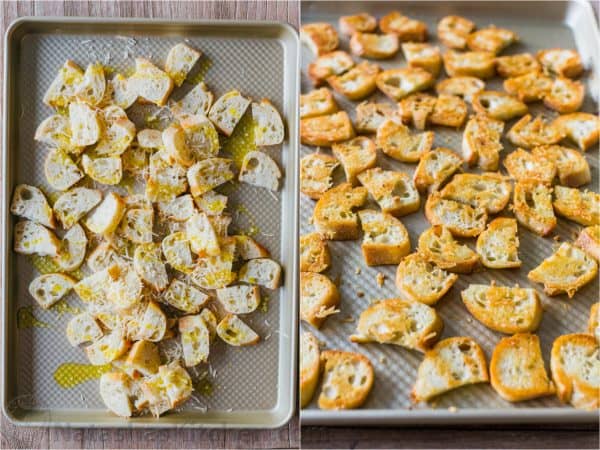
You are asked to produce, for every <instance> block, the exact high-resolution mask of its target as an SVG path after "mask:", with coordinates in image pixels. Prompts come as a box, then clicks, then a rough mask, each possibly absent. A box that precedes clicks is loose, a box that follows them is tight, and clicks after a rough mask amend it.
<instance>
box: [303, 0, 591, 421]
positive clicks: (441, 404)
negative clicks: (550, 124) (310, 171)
mask: <svg viewBox="0 0 600 450" xmlns="http://www.w3.org/2000/svg"><path fill="white" fill-rule="evenodd" d="M392 10H400V11H401V12H402V13H403V14H405V15H407V16H409V17H411V18H415V19H419V20H422V21H424V22H426V23H427V26H428V29H429V32H430V39H429V42H432V43H434V44H439V45H440V47H441V50H442V51H444V50H445V47H443V46H441V44H440V43H439V42H438V41H437V39H436V36H435V34H436V24H437V21H438V20H439V19H441V18H442V17H444V16H446V15H449V14H456V15H462V16H465V17H467V18H468V19H470V20H472V21H474V22H475V23H476V24H477V26H478V27H479V28H481V27H484V26H486V25H488V24H494V25H496V26H499V27H507V28H509V29H511V30H513V31H515V32H517V34H518V35H519V36H520V42H519V43H517V44H516V45H512V46H510V47H509V48H508V49H506V50H505V51H504V52H503V53H502V54H503V55H506V54H514V53H521V52H526V51H527V52H531V53H535V52H536V51H537V50H539V49H542V48H553V47H565V48H576V49H577V50H578V51H579V52H580V54H581V55H582V58H583V61H584V64H585V66H586V68H587V69H588V70H587V71H586V74H585V76H584V77H583V81H585V82H586V84H587V96H586V101H585V104H584V106H583V108H582V110H583V111H591V112H597V110H598V105H597V103H595V102H594V101H593V99H592V95H594V96H595V98H597V95H598V89H597V86H598V85H597V82H598V77H599V75H600V62H599V61H600V59H599V56H598V51H599V50H598V46H597V44H594V42H596V43H597V42H598V28H597V25H596V23H595V22H594V15H593V13H592V10H591V8H590V5H589V4H587V3H584V2H544V3H543V4H542V3H540V2H303V4H302V17H301V21H302V24H307V23H311V22H329V23H331V24H332V25H333V26H334V27H336V28H337V22H338V19H339V17H340V16H342V15H349V14H356V13H359V12H362V11H366V12H369V13H370V14H372V15H374V16H376V17H377V18H381V17H382V16H384V15H385V14H386V13H388V12H390V11H392ZM340 41H341V45H340V48H341V49H342V50H346V51H348V52H349V46H348V41H349V38H347V37H343V36H342V35H341V34H340ZM301 54H302V58H301V59H302V78H301V90H302V93H305V92H308V91H310V90H311V89H312V88H313V87H312V85H311V82H310V80H309V79H308V77H307V76H306V69H307V66H308V63H309V62H311V61H312V60H313V59H314V56H313V55H312V53H311V52H310V50H309V49H308V48H307V47H306V46H303V48H302V53H301ZM353 59H354V60H355V61H358V60H360V58H358V57H355V56H353ZM373 61H374V62H376V63H377V64H380V65H381V67H382V68H383V69H389V68H395V67H403V66H405V65H406V62H405V61H404V58H403V56H402V52H401V51H399V52H398V54H397V55H396V56H395V57H394V58H393V59H391V60H385V61H382V60H377V61H375V60H373ZM442 72H443V71H442ZM445 77H446V75H445V73H443V74H442V75H440V78H438V81H439V80H441V79H442V78H445ZM501 83H502V80H501V79H500V78H494V79H493V80H490V81H487V82H486V88H487V89H492V90H503V89H502V85H501ZM335 97H336V100H337V101H338V104H339V105H340V107H341V109H344V110H345V111H348V113H349V114H350V115H351V118H352V119H353V118H354V107H355V106H356V105H357V104H358V103H359V102H351V101H348V100H346V99H345V98H343V97H341V96H340V95H337V94H335ZM370 99H371V100H372V99H377V100H381V101H387V102H390V100H389V99H387V98H386V97H385V96H384V95H383V94H381V93H380V92H377V93H376V94H374V95H373V96H372V97H371V98H370ZM530 112H531V113H532V114H533V115H535V114H537V113H538V112H545V113H548V112H549V111H548V110H546V109H545V108H543V106H540V105H533V104H530ZM550 114H551V115H555V114H553V113H550ZM514 122H515V121H511V122H509V123H507V124H506V127H505V130H508V129H510V126H512V124H513V123H514ZM432 129H433V130H434V131H435V142H434V147H448V148H450V149H453V150H454V151H456V152H457V153H459V154H460V153H461V139H462V130H460V131H452V130H450V129H448V128H443V127H434V128H432ZM503 144H504V151H503V156H506V155H507V154H508V153H510V152H511V151H512V150H513V149H514V148H515V147H514V146H513V145H511V144H510V143H509V142H508V141H507V140H506V139H503ZM314 150H315V148H310V147H307V146H301V156H304V155H307V154H309V153H311V152H313V151H314ZM322 151H324V152H326V153H328V154H330V149H322ZM586 158H587V160H588V162H589V164H590V168H591V171H592V183H591V184H589V185H587V186H585V188H589V189H593V190H596V191H597V190H598V151H594V149H590V150H588V152H587V153H586ZM379 163H380V166H381V167H383V168H385V169H394V170H401V171H403V172H406V173H409V174H410V175H412V174H413V172H414V169H415V167H416V165H414V164H403V163H400V162H397V161H394V160H392V159H391V158H388V157H386V156H385V155H383V154H382V153H381V152H379ZM465 168H466V167H465ZM501 170H502V171H503V172H504V173H506V172H505V170H504V168H503V167H502V169H501ZM467 171H469V172H476V170H471V169H468V170H467ZM342 180H343V171H342V170H341V168H340V169H337V171H336V183H337V182H340V181H342ZM421 200H422V201H421V211H420V212H417V213H414V214H410V215H408V216H404V217H401V218H400V219H401V221H402V222H403V223H404V225H405V226H406V227H407V229H408V231H409V235H410V238H411V248H412V249H413V251H414V249H415V246H416V244H417V241H418V237H419V235H420V233H421V232H422V231H423V230H425V229H427V228H428V227H429V226H430V224H429V223H428V222H427V220H426V219H425V216H424V214H423V206H424V203H425V200H426V198H425V197H424V196H421ZM314 204H315V202H314V201H312V200H311V199H309V198H308V197H306V196H304V195H302V194H301V199H300V206H301V218H300V231H301V234H305V233H308V232H311V231H314V228H313V226H312V225H310V224H309V219H310V217H311V215H312V211H313V207H314ZM368 206H375V207H376V205H375V204H374V203H369V205H368ZM376 208H377V207H376ZM500 215H502V216H510V217H512V214H511V213H510V212H509V211H503V212H502V213H501V214H500ZM580 228H581V227H580V226H579V225H577V224H575V223H573V222H568V221H566V220H564V219H559V223H558V226H557V228H556V230H555V231H554V232H553V233H552V236H560V238H561V240H563V241H572V240H573V239H574V237H575V236H576V235H577V232H578V230H579V229H580ZM552 236H550V237H548V238H541V237H538V236H536V235H534V234H533V233H531V232H529V231H528V230H526V229H525V228H524V227H521V226H520V227H519V239H520V242H521V245H520V251H519V254H520V258H521V260H522V261H523V264H522V267H521V269H520V270H489V269H488V270H485V271H482V272H478V273H474V274H471V275H462V274H461V275H460V277H459V280H458V281H457V283H456V284H455V285H454V287H453V288H452V289H451V291H450V292H449V294H447V295H446V296H445V297H444V298H443V299H442V300H440V301H439V302H438V303H437V305H436V306H435V308H436V310H437V311H438V313H439V314H440V315H441V317H442V318H443V320H444V333H443V336H442V339H443V338H446V337H450V336H460V335H465V336H471V337H473V338H475V340H476V341H477V342H478V343H479V344H480V345H481V346H482V347H483V349H484V351H485V353H486V356H487V358H488V363H489V358H490V357H491V354H492V351H493V348H494V347H495V345H496V343H497V342H498V340H499V339H500V338H501V337H502V336H503V335H502V334H500V333H496V332H494V331H491V330H489V329H487V328H486V327H485V326H483V325H482V324H481V323H479V322H478V321H477V320H475V319H474V318H473V317H472V316H471V314H470V313H469V312H468V311H467V310H466V308H465V306H464V305H463V303H462V301H461V299H460V292H461V291H462V290H463V289H465V288H466V287H467V286H468V285H469V284H471V283H483V284H490V282H491V281H492V280H494V281H496V283H498V284H500V285H508V286H512V285H515V284H519V285H520V286H523V287H533V288H535V289H536V290H537V291H538V292H540V294H541V298H542V302H543V306H544V309H545V313H544V316H543V319H542V322H541V325H540V328H539V330H538V335H539V337H540V340H541V346H542V353H543V356H544V360H545V361H546V367H547V368H548V369H549V358H550V349H551V346H552V342H553V340H554V339H555V338H556V337H557V336H559V335H561V334H565V333H573V332H583V331H585V329H586V327H587V320H588V317H589V310H590V306H591V305H592V304H593V303H594V302H596V301H598V282H597V281H596V282H593V283H590V284H588V285H587V286H585V287H584V288H583V289H581V290H580V291H579V292H578V293H577V294H576V296H575V298H574V299H573V300H570V301H569V300H568V299H567V297H566V296H559V297H553V298H550V297H547V296H545V295H544V294H543V293H542V287H541V285H536V284H532V283H530V282H529V281H528V280H527V273H528V272H529V271H530V270H531V269H532V268H534V267H535V266H537V265H538V264H539V262H540V261H541V260H542V259H544V258H545V257H547V256H549V255H550V254H551V253H552V251H553V248H554V247H555V245H556V243H555V241H553V238H552ZM465 242H466V243H468V245H469V246H470V247H471V248H474V245H475V240H474V239H471V240H466V241H465ZM360 243H361V241H360V240H357V241H346V242H343V241H337V242H336V241H329V247H330V250H331V253H332V258H331V259H332V267H331V268H330V269H329V270H328V271H327V272H326V274H327V275H328V276H330V277H331V278H332V279H334V280H335V279H339V280H340V285H339V288H340V294H341V298H342V300H341V304H340V307H339V308H340V310H341V312H340V313H339V314H337V315H334V316H331V317H329V318H328V319H327V320H326V321H325V324H324V325H323V326H322V327H321V329H320V330H315V329H314V328H312V327H310V326H309V325H307V324H305V323H302V326H301V328H302V330H308V331H311V332H313V333H314V334H315V335H316V336H317V338H318V339H319V340H320V341H322V342H323V343H324V346H325V347H326V348H328V349H342V350H348V351H356V352H360V353H363V354H365V355H366V356H368V357H369V359H370V360H371V362H372V363H373V365H374V368H375V383H374V387H373V390H372V392H371V394H370V396H369V398H368V400H367V402H366V403H365V404H364V405H363V407H362V408H361V409H358V410H354V411H321V410H319V409H318V407H317V405H316V403H317V398H318V393H319V392H320V389H319V388H318V389H317V393H316V394H315V397H314V398H313V402H312V403H311V404H310V405H309V406H308V407H307V409H303V410H302V411H301V420H302V424H303V425H348V424H362V425H369V424H371V425H383V424H424V423H469V424H473V423H481V422H494V423H506V422H512V423H524V422H552V421H555V422H563V423H564V422H583V421H585V422H592V421H597V413H594V412H586V411H579V410H575V409H573V408H571V407H569V406H564V405H561V404H560V402H559V401H558V399H557V398H556V397H554V396H552V397H546V398H541V399H536V400H531V401H526V402H520V403H516V404H511V403H509V402H507V401H505V400H503V399H502V398H501V397H500V396H498V395H497V394H496V393H495V391H494V390H493V388H492V387H491V385H489V384H480V385H474V386H469V387H464V388H461V389H457V390H455V391H452V392H449V393H447V394H446V395H443V396H440V397H439V398H438V399H437V400H435V401H434V402H433V403H431V404H429V405H424V404H420V405H413V404H411V401H410V395H409V394H410V390H411V388H412V385H413V383H414V381H415V378H416V372H417V368H418V366H419V363H420V362H421V360H422V354H420V353H418V352H413V351H409V350H407V349H404V348H401V347H397V346H391V345H382V344H354V343H351V342H350V341H349V340H348V337H349V336H350V335H351V334H352V333H353V332H354V330H355V327H356V321H357V319H358V317H359V315H360V313H361V311H363V310H364V309H366V308H367V307H368V306H369V304H370V302H371V301H372V300H374V299H384V298H392V297H398V296H399V293H398V291H397V289H396V287H395V284H394V280H395V270H396V266H379V267H367V266H366V265H365V264H364V260H363V257H362V253H361V250H360ZM342 262H343V264H342ZM358 270H360V274H357V273H356V272H357V271H358ZM378 273H382V274H384V275H385V277H386V278H385V283H384V285H383V286H382V287H379V286H378V284H377V282H376V276H377V274H378ZM360 292H363V293H364V294H365V295H364V296H363V297H360V296H359V293H360Z"/></svg>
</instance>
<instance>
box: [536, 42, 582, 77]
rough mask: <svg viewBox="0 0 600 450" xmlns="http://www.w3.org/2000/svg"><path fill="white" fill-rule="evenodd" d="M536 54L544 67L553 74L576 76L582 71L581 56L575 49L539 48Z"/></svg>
mask: <svg viewBox="0 0 600 450" xmlns="http://www.w3.org/2000/svg"><path fill="white" fill-rule="evenodd" d="M536 56H537V59H538V61H539V62H540V63H541V64H542V66H544V69H545V70H547V71H548V72H550V73H552V74H554V75H558V76H561V77H568V78H577V77H578V76H579V75H580V74H581V72H583V64H582V63H581V57H580V56H579V53H577V52H576V51H575V50H567V49H562V48H552V49H548V50H540V51H539V52H537V55H536Z"/></svg>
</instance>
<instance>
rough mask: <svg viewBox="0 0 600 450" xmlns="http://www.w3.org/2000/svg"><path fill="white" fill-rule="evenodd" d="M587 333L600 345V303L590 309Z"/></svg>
mask: <svg viewBox="0 0 600 450" xmlns="http://www.w3.org/2000/svg"><path fill="white" fill-rule="evenodd" d="M587 331H588V333H590V334H591V335H592V336H594V337H595V338H596V341H597V342H598V343H599V344H600V302H596V303H594V304H593V305H592V307H591V308H590V318H589V320H588V328H587Z"/></svg>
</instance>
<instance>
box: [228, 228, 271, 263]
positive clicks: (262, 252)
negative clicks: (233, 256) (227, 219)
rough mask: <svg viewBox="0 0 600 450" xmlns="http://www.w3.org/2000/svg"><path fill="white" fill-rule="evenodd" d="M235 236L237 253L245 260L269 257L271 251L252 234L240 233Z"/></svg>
mask: <svg viewBox="0 0 600 450" xmlns="http://www.w3.org/2000/svg"><path fill="white" fill-rule="evenodd" d="M234 237H235V249H236V253H237V255H238V256H239V257H240V258H241V259H242V260H243V261H247V260H249V259H256V258H268V257H269V251H268V250H267V249H266V248H264V247H263V246H262V245H260V244H259V243H258V242H256V241H255V240H254V239H252V238H251V237H250V236H246V235H243V234H239V235H236V236H234Z"/></svg>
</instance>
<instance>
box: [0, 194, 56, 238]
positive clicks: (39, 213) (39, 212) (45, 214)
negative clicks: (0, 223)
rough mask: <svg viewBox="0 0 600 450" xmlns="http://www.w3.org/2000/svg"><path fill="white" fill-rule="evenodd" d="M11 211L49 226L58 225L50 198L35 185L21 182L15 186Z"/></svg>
mask: <svg viewBox="0 0 600 450" xmlns="http://www.w3.org/2000/svg"><path fill="white" fill-rule="evenodd" d="M10 212H11V213H12V214H14V215H16V216H20V217H23V218H25V219H28V220H31V221H33V222H37V223H40V224H42V225H44V226H46V227H48V228H54V227H55V226H56V221H55V220H54V214H53V213H52V208H51V207H50V205H49V204H48V200H46V197H45V195H44V193H43V192H42V191H41V190H40V189H38V188H36V187H35V186H30V185H28V184H19V185H17V187H15V191H14V193H13V197H12V202H11V204H10Z"/></svg>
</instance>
